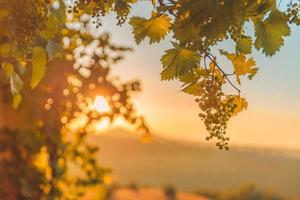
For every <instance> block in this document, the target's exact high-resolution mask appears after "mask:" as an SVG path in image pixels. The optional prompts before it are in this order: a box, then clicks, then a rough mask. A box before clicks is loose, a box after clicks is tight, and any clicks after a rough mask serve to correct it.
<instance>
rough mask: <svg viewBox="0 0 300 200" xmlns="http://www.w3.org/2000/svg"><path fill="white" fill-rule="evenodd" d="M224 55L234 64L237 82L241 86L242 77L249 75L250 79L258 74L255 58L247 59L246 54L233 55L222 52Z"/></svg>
mask: <svg viewBox="0 0 300 200" xmlns="http://www.w3.org/2000/svg"><path fill="white" fill-rule="evenodd" d="M220 53H221V54H222V55H225V56H226V57H227V58H228V59H229V60H230V61H231V63H232V64H233V67H234V72H235V75H236V80H237V82H238V83H239V84H241V80H240V76H244V75H248V78H249V79H252V77H253V76H254V75H255V74H256V73H257V70H258V68H254V66H256V63H255V61H254V60H253V58H249V59H247V58H246V56H245V55H244V54H233V53H228V52H226V51H222V50H221V51H220Z"/></svg>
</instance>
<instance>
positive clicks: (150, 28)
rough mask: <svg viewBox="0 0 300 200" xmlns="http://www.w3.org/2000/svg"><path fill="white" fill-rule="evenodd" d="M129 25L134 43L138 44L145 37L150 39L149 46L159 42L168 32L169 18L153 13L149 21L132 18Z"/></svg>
mask: <svg viewBox="0 0 300 200" xmlns="http://www.w3.org/2000/svg"><path fill="white" fill-rule="evenodd" d="M129 24H130V25H131V26H132V28H133V34H134V37H135V41H136V43H137V44H139V43H140V42H141V41H142V40H144V39H145V38H146V37H149V38H150V44H151V43H154V42H159V41H160V40H161V39H163V38H164V37H165V36H166V35H167V33H168V32H169V31H170V26H171V23H170V18H169V17H168V15H165V14H158V13H155V12H153V13H152V16H151V18H150V19H146V18H143V17H132V18H131V19H130V22H129Z"/></svg>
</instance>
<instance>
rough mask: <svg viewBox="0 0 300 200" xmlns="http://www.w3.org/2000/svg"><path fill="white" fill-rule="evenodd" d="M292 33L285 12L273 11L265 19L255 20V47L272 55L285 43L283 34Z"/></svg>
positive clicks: (267, 54)
mask: <svg viewBox="0 0 300 200" xmlns="http://www.w3.org/2000/svg"><path fill="white" fill-rule="evenodd" d="M289 34H290V27H289V26H288V24H287V19H286V18H285V16H284V14H283V13H282V12H280V11H278V10H275V11H272V12H271V13H270V15H269V17H268V18H267V19H265V20H264V21H261V20H256V21H255V35H256V40H255V43H254V45H255V47H256V49H258V50H259V49H261V48H262V50H263V53H265V54H266V56H272V55H274V54H275V53H276V51H278V50H279V48H280V47H281V46H282V45H283V44H284V40H283V36H288V35H289Z"/></svg>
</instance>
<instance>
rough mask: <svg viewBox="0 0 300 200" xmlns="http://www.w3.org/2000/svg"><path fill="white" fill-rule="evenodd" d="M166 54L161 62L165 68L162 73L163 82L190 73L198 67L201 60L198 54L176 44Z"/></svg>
mask: <svg viewBox="0 0 300 200" xmlns="http://www.w3.org/2000/svg"><path fill="white" fill-rule="evenodd" d="M165 52H166V54H165V55H163V56H162V58H161V60H160V61H161V63H162V65H163V68H164V70H163V71H162V72H161V79H162V80H171V79H174V78H178V77H179V76H182V75H184V74H186V73H188V72H190V71H191V70H193V69H194V68H195V67H197V66H198V64H199V62H200V59H201V57H200V55H199V54H198V53H197V52H194V51H192V50H189V49H187V48H182V47H179V46H178V45H176V44H175V45H174V48H172V49H169V50H167V51H165Z"/></svg>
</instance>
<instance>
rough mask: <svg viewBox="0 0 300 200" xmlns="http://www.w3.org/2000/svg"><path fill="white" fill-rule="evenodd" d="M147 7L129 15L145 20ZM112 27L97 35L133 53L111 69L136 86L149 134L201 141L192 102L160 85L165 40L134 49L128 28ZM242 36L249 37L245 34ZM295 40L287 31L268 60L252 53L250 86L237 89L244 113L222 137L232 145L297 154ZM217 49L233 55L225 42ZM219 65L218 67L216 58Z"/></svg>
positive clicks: (170, 85) (108, 23)
mask: <svg viewBox="0 0 300 200" xmlns="http://www.w3.org/2000/svg"><path fill="white" fill-rule="evenodd" d="M149 6H151V5H150V4H149V3H147V2H143V3H140V4H139V5H138V6H137V7H136V8H137V9H133V10H134V13H133V15H135V14H139V15H141V14H142V15H144V16H149V15H150V7H149ZM115 23H116V21H115V20H113V17H108V18H106V19H105V20H104V22H103V27H102V30H103V31H109V32H110V33H111V35H112V39H113V41H114V42H116V43H117V44H122V45H128V46H131V47H133V48H134V52H133V53H129V54H127V55H126V59H125V60H124V61H123V62H121V63H120V64H118V66H116V67H115V68H114V74H116V75H120V77H121V80H124V81H126V80H130V79H139V80H141V82H142V86H143V92H142V93H141V94H138V95H137V96H136V97H135V99H136V103H137V106H138V109H139V112H140V113H141V114H143V115H144V116H145V118H146V120H147V121H148V123H149V125H150V127H151V130H152V132H153V133H155V134H158V135H160V136H163V137H169V138H173V139H183V140H190V141H204V138H205V136H206V134H207V133H206V131H205V128H204V125H203V123H202V121H201V120H200V118H199V117H198V112H199V108H198V107H197V104H196V103H195V102H194V97H192V96H188V95H186V94H183V93H181V92H179V91H180V84H179V83H178V82H175V81H171V82H161V81H160V72H161V69H162V66H161V64H160V61H159V60H160V57H161V56H162V55H163V52H164V51H165V50H167V49H168V48H170V42H169V41H170V38H171V36H170V35H169V36H168V37H167V38H166V39H165V40H164V41H163V42H161V43H160V44H154V45H149V43H148V41H147V40H146V41H144V42H142V43H141V44H140V45H139V46H137V45H136V44H135V41H134V38H133V36H132V34H131V28H130V26H129V25H128V24H125V25H124V26H123V27H117V26H116V25H115ZM248 32H249V33H251V29H249V30H248ZM299 36H300V29H299V28H296V27H293V28H292V36H291V37H288V38H286V39H285V46H284V47H283V48H281V50H280V52H279V53H277V54H276V55H275V56H273V57H271V58H266V57H265V56H264V55H262V54H261V52H257V51H255V50H254V54H253V56H254V58H255V59H256V61H257V65H258V66H259V72H258V74H257V75H256V77H255V78H254V80H253V81H249V80H247V79H244V81H243V82H242V86H241V87H240V88H241V89H242V96H245V97H246V98H247V99H248V101H249V108H248V110H247V111H244V112H242V113H240V114H239V115H238V116H237V117H235V118H234V119H233V120H231V123H230V125H229V129H228V133H229V135H230V137H231V143H232V144H236V145H247V146H254V145H255V146H264V147H278V148H297V149H300V126H299V125H300V89H299V86H300V78H299V76H300V67H299V63H300V39H299ZM222 46H223V47H225V48H227V50H229V51H230V50H231V51H233V50H234V46H233V45H232V43H231V42H225V43H223V44H221V47H222ZM219 58H220V57H219ZM219 62H221V63H223V64H224V60H222V59H221V58H220V59H219ZM226 64H227V62H225V65H226Z"/></svg>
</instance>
